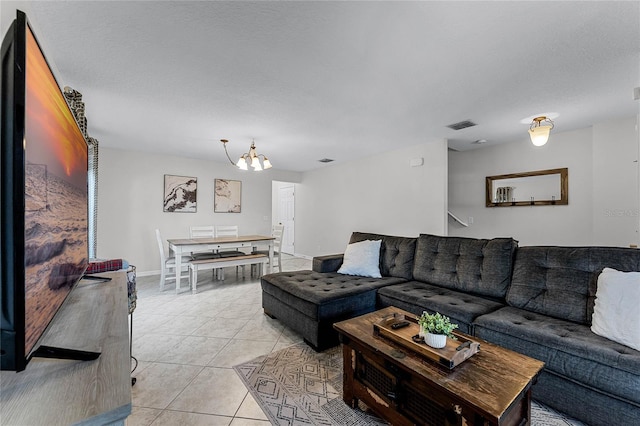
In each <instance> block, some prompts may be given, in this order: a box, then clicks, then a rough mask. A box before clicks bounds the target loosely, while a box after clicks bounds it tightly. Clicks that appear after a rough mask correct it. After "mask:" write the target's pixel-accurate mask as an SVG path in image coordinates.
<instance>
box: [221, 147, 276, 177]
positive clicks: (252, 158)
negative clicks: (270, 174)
mask: <svg viewBox="0 0 640 426" xmlns="http://www.w3.org/2000/svg"><path fill="white" fill-rule="evenodd" d="M220 142H222V144H223V145H224V152H225V154H227V158H228V159H229V161H230V162H231V164H233V165H234V166H236V167H237V168H239V169H241V170H249V167H248V166H251V167H253V171H254V172H259V171H260V170H262V169H264V170H266V169H270V168H271V167H273V166H272V165H271V161H269V159H268V158H267V157H266V155H263V154H258V153H256V144H255V141H253V140H252V141H251V147H250V148H249V152H245V153H244V154H242V155H241V156H240V158H239V159H238V162H237V163H234V162H233V160H232V159H231V157H229V152H228V151H227V142H229V141H228V140H226V139H220ZM260 157H262V164H260Z"/></svg>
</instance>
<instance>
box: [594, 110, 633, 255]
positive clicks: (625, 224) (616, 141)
mask: <svg viewBox="0 0 640 426" xmlns="http://www.w3.org/2000/svg"><path fill="white" fill-rule="evenodd" d="M634 136H635V141H634ZM639 149H640V137H639V136H638V127H637V120H636V119H626V120H615V121H610V122H607V123H601V124H597V125H595V126H593V241H594V244H601V245H614V246H615V245H620V246H627V245H629V244H639V243H640V237H639V236H638V220H639V219H640V218H639V214H638V213H639V209H640V200H639V195H638V194H639V192H640V189H639V188H638V150H639Z"/></svg>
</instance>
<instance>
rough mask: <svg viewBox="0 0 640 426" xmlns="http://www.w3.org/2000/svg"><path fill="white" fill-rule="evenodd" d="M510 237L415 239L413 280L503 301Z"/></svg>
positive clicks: (510, 254)
mask: <svg viewBox="0 0 640 426" xmlns="http://www.w3.org/2000/svg"><path fill="white" fill-rule="evenodd" d="M517 246H518V243H517V242H516V241H515V240H514V239H512V238H494V239H492V240H482V239H475V238H461V237H439V236H436V235H426V234H421V235H420V237H418V243H417V246H416V255H415V261H414V267H413V278H414V279H416V280H419V281H424V282H427V283H431V284H436V285H439V286H442V287H446V288H450V289H453V290H459V291H462V292H465V293H472V294H478V295H482V296H489V297H494V298H496V299H504V297H505V295H506V293H507V288H508V287H509V283H510V282H511V270H512V269H511V268H512V264H513V254H514V251H515V250H516V247H517Z"/></svg>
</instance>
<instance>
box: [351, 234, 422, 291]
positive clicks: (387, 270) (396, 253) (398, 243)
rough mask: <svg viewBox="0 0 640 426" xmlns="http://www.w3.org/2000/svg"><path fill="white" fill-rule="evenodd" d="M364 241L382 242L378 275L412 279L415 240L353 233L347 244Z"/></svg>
mask: <svg viewBox="0 0 640 426" xmlns="http://www.w3.org/2000/svg"><path fill="white" fill-rule="evenodd" d="M364 240H382V244H381V247H380V273H381V274H382V276H383V277H398V278H404V279H405V280H410V279H412V270H413V256H414V254H415V251H416V239H415V238H408V237H392V236H389V235H380V234H369V233H365V232H354V233H353V234H351V239H350V240H349V243H357V242H359V241H364Z"/></svg>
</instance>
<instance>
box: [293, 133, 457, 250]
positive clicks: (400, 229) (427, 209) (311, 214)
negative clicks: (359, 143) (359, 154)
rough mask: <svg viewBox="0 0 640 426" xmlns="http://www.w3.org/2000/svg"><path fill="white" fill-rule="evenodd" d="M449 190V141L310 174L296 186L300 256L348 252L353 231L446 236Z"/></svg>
mask: <svg viewBox="0 0 640 426" xmlns="http://www.w3.org/2000/svg"><path fill="white" fill-rule="evenodd" d="M412 158H424V165H423V166H421V167H410V165H409V161H410V159H412ZM446 188H447V145H446V141H445V140H438V141H434V142H430V143H425V144H422V145H417V146H413V147H409V148H405V149H400V150H396V151H392V152H387V153H384V154H380V155H376V156H372V157H367V158H361V159H359V160H357V161H352V162H349V163H344V164H335V165H327V166H325V167H323V168H321V169H317V170H314V171H311V172H307V173H305V174H304V176H303V180H302V183H300V184H298V185H296V253H301V254H305V255H308V256H315V255H323V254H332V253H342V252H343V251H344V249H345V247H346V245H347V243H348V241H349V236H350V235H351V232H353V231H363V232H375V233H381V234H390V235H404V236H417V235H418V234H420V233H433V234H440V235H443V234H444V233H445V232H446V205H447V190H446Z"/></svg>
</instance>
